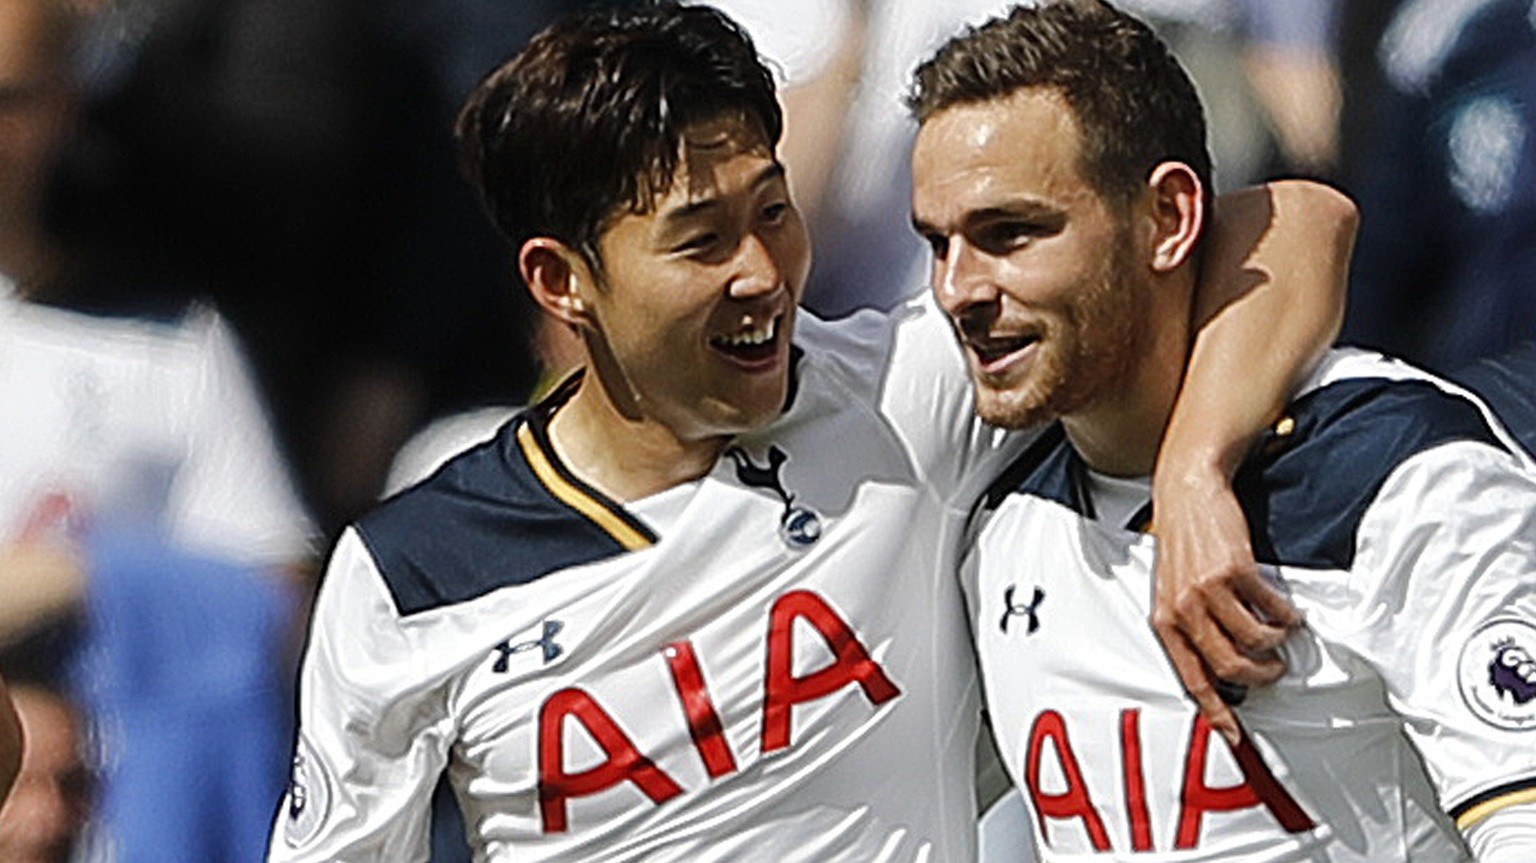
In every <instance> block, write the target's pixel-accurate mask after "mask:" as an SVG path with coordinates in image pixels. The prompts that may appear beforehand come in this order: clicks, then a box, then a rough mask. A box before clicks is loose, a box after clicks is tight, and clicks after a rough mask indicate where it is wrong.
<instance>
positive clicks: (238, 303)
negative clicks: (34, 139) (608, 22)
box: [52, 0, 572, 533]
mask: <svg viewBox="0 0 1536 863" xmlns="http://www.w3.org/2000/svg"><path fill="white" fill-rule="evenodd" d="M137 5H138V7H139V8H140V9H144V8H148V9H149V10H150V11H149V12H145V13H142V14H143V15H146V16H147V17H146V18H143V19H141V20H137V21H133V22H131V23H130V24H129V25H127V26H125V27H123V28H121V29H123V30H124V31H126V32H130V33H132V32H143V33H144V34H145V35H143V36H142V38H141V40H139V41H138V42H136V43H132V44H130V45H129V46H128V48H127V49H126V51H125V54H126V58H119V60H118V61H117V62H115V63H108V64H105V65H104V68H105V69H106V70H107V71H106V72H104V73H103V74H102V75H101V76H100V78H101V82H100V84H99V89H100V90H101V92H100V93H99V94H98V96H97V97H96V98H95V99H93V101H92V103H91V107H90V110H89V111H88V112H87V115H86V122H85V135H84V136H83V143H82V145H81V146H80V147H78V148H77V149H76V150H75V151H74V152H73V153H71V154H70V158H69V159H68V160H67V161H66V162H65V164H64V166H63V170H62V171H61V180H60V183H59V194H58V195H57V197H56V198H55V204H56V205H55V207H54V208H53V211H52V212H53V215H54V221H55V223H56V224H58V225H59V226H60V227H61V228H62V229H63V230H64V232H65V233H66V235H67V236H69V237H71V238H72V240H74V241H76V243H77V244H79V245H80V246H82V247H84V248H85V249H88V250H90V251H91V252H92V254H91V256H90V257H91V260H92V264H93V275H94V278H92V279H90V280H86V281H87V283H86V284H83V285H81V286H79V287H78V288H77V289H76V290H74V291H73V292H72V293H71V295H70V296H69V298H68V301H69V302H71V303H72V304H76V305H81V306H87V307H92V308H97V309H113V310H119V311H121V310H130V311H131V310H136V309H137V310H142V309H144V308H145V307H146V306H151V307H152V306H155V305H166V304H173V303H174V302H176V301H177V300H179V299H181V298H184V297H185V296H186V295H189V294H198V293H206V294H209V295H211V296H213V297H214V298H215V299H216V300H217V302H218V304H219V306H220V307H221V309H223V310H224V312H225V313H226V314H227V315H228V316H229V317H230V318H231V320H232V321H233V322H234V324H235V326H236V328H237V329H238V330H239V332H240V333H241V334H242V336H243V337H244V340H245V342H246V344H247V345H248V347H249V348H250V351H251V355H252V359H253V361H254V364H255V366H256V368H257V370H258V373H259V375H260V377H261V379H262V382H263V383H264V385H265V387H266V390H267V392H268V394H269V396H270V399H269V400H270V401H271V403H272V405H273V408H274V413H275V416H276V419H277V423H278V427H279V430H280V434H281V436H282V438H283V440H284V442H285V444H286V447H287V449H288V451H289V453H290V454H291V456H292V458H293V461H294V463H295V466H296V469H297V470H298V473H299V476H300V482H301V485H302V486H303V489H304V491H305V494H306V497H307V499H308V500H309V502H310V503H311V505H312V508H313V509H314V510H315V512H316V514H317V516H318V518H319V520H320V522H321V527H322V529H323V530H324V531H325V532H327V533H330V532H334V531H335V530H336V529H338V528H339V526H340V525H341V524H342V523H343V522H344V521H345V520H347V519H348V518H351V517H353V516H355V515H357V514H358V513H359V512H360V511H361V510H363V509H364V508H366V507H367V506H369V505H370V504H371V503H372V502H373V501H374V500H375V499H376V496H377V494H378V491H379V489H380V487H381V485H382V481H383V477H384V473H385V470H386V468H387V465H388V462H389V459H390V457H391V456H392V455H393V453H394V451H395V449H396V448H397V447H398V445H399V444H400V443H401V442H402V441H403V440H404V439H405V437H406V436H407V435H408V434H409V432H411V431H412V430H413V428H414V427H415V426H417V425H418V424H419V423H421V422H423V421H424V420H425V419H426V418H428V417H430V416H434V415H437V414H441V413H444V412H447V411H449V410H453V409H457V408H462V407H465V406H468V405H472V404H476V403H482V402H490V401H497V402H508V401H519V400H521V399H522V398H523V397H524V396H525V395H526V393H527V390H528V388H529V386H530V385H531V384H532V383H533V380H534V376H535V373H536V372H535V367H534V364H533V362H532V360H531V357H530V356H529V354H528V352H527V349H526V345H527V344H528V343H529V331H530V330H529V327H530V324H529V318H530V312H529V311H528V305H527V304H526V302H525V301H524V295H523V292H521V291H518V290H514V288H515V285H514V283H513V277H514V273H513V268H512V266H511V264H510V262H509V261H508V260H507V259H506V257H505V255H504V254H503V253H502V251H501V249H500V247H499V246H498V245H497V243H496V241H495V238H494V236H493V234H492V233H491V231H490V230H489V229H488V228H487V227H486V225H485V220H484V219H483V218H481V216H480V215H479V213H478V211H477V206H476V204H475V202H474V200H473V197H472V195H471V194H470V193H469V191H468V188H467V186H466V185H465V184H464V183H463V182H462V181H461V180H460V178H459V177H458V176H457V169H456V166H455V164H454V155H453V150H452V138H451V134H450V120H451V117H452V114H453V110H454V108H455V107H456V106H457V105H458V103H459V101H461V99H462V96H463V93H464V92H467V90H468V88H469V87H470V86H471V85H472V84H473V83H474V81H475V80H476V79H478V77H479V75H480V74H481V73H482V72H484V71H485V70H487V69H489V68H490V67H491V66H493V65H494V64H495V63H496V62H498V61H500V60H501V59H502V58H504V57H506V56H508V55H510V54H511V53H513V52H514V51H515V50H516V49H517V48H519V47H520V46H521V45H522V43H523V42H524V41H525V40H526V38H527V37H528V36H529V35H531V34H532V33H533V32H534V31H535V30H536V29H537V28H538V27H539V26H541V25H542V24H543V23H544V22H545V21H546V20H547V19H548V18H549V17H550V16H551V15H552V14H553V12H554V11H556V7H559V8H569V7H570V6H571V5H572V3H570V2H564V3H561V2H556V0H518V2H489V0H473V2H448V0H428V2H415V3H411V2H405V0H385V2H365V0H328V2H323V3H316V2H312V0H161V2H159V3H158V4H155V3H147V4H137ZM114 75H115V76H116V77H114Z"/></svg>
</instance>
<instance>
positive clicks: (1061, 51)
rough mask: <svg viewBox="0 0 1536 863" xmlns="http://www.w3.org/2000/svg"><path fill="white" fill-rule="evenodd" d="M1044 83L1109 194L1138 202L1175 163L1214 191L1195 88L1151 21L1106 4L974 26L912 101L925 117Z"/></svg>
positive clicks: (1054, 8)
mask: <svg viewBox="0 0 1536 863" xmlns="http://www.w3.org/2000/svg"><path fill="white" fill-rule="evenodd" d="M1034 87H1041V88H1047V89H1051V90H1055V91H1056V92H1057V93H1059V94H1060V95H1061V96H1062V98H1063V99H1065V100H1066V102H1067V104H1068V105H1069V106H1070V107H1071V108H1072V111H1073V113H1074V114H1075V116H1076V118H1077V125H1078V130H1079V132H1080V134H1081V135H1082V152H1083V164H1082V169H1083V172H1084V175H1085V177H1086V179H1087V180H1088V181H1089V182H1090V183H1092V184H1093V186H1094V188H1095V189H1097V190H1098V192H1099V193H1100V194H1102V195H1104V196H1106V197H1108V198H1110V199H1111V200H1113V201H1116V202H1119V203H1121V204H1124V203H1126V202H1129V201H1130V200H1131V199H1132V198H1133V197H1134V196H1135V195H1136V194H1137V193H1138V192H1139V190H1140V189H1142V188H1143V187H1144V184H1145V182H1146V180H1147V178H1148V177H1149V176H1151V173H1152V170H1153V169H1154V168H1156V167H1157V165H1158V164H1159V163H1160V162H1165V161H1177V162H1183V163H1185V164H1187V165H1189V166H1190V167H1191V168H1193V169H1194V171H1195V173H1196V174H1197V175H1198V176H1199V177H1200V180H1201V182H1202V183H1204V185H1205V188H1206V190H1207V195H1209V194H1210V188H1211V157H1210V153H1209V152H1208V151H1207V150H1206V144H1205V115H1204V112H1203V111H1202V109H1201V107H1200V98H1199V96H1198V95H1197V94H1196V93H1195V87H1194V84H1192V83H1191V82H1190V80H1189V76H1188V75H1187V74H1186V73H1185V72H1184V69H1183V67H1181V66H1180V65H1179V63H1178V61H1177V60H1175V59H1174V58H1173V55H1172V54H1170V53H1169V52H1168V48H1167V46H1166V45H1164V44H1163V42H1162V41H1161V40H1160V39H1158V37H1157V36H1156V35H1155V34H1154V33H1153V32H1152V30H1151V29H1150V28H1149V27H1147V25H1146V24H1144V23H1142V22H1141V21H1139V20H1137V19H1136V18H1133V17H1131V16H1129V15H1127V14H1125V13H1124V12H1121V11H1119V10H1118V9H1116V8H1114V7H1113V6H1111V5H1109V4H1108V3H1105V2H1102V0H1058V2H1052V3H1049V4H1046V5H1043V6H1038V7H1025V6H1019V7H1015V8H1014V9H1013V11H1012V12H1010V13H1009V14H1008V15H1007V16H1006V17H1003V18H995V19H993V20H991V21H988V22H986V23H985V24H982V25H980V26H977V27H972V28H969V29H967V30H966V31H965V32H964V33H962V34H961V35H959V36H956V37H954V38H953V39H951V40H949V42H947V43H945V45H944V46H943V47H941V48H940V49H939V50H938V52H937V53H936V54H934V55H933V57H931V58H930V59H928V60H927V61H926V62H924V63H923V64H922V65H921V66H919V67H918V68H917V71H916V72H915V73H914V75H913V82H912V88H911V90H910V92H909V93H908V95H907V99H906V102H907V107H908V108H909V109H910V110H911V111H912V113H913V115H914V116H915V117H916V118H917V120H918V122H919V123H921V122H924V121H926V120H927V119H928V118H929V117H931V116H933V115H934V114H936V113H938V112H940V111H942V110H944V109H945V108H949V107H953V106H956V105H968V104H975V103H980V102H988V101H991V100H993V99H1001V98H1004V97H1007V96H1009V95H1011V94H1013V93H1015V92H1017V91H1019V90H1023V89H1026V88H1034Z"/></svg>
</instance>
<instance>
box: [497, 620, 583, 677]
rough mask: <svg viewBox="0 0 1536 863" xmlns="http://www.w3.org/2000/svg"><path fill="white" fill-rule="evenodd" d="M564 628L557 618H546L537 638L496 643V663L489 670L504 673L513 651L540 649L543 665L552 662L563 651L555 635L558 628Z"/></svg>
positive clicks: (557, 632) (557, 633)
mask: <svg viewBox="0 0 1536 863" xmlns="http://www.w3.org/2000/svg"><path fill="white" fill-rule="evenodd" d="M564 628H565V624H563V623H561V622H560V621H558V620H546V621H544V633H543V635H540V636H539V637H538V638H535V639H531V640H529V641H522V642H518V643H517V644H513V643H512V639H510V638H509V639H507V640H506V641H503V642H501V643H500V644H498V645H496V653H497V654H498V655H497V657H496V664H495V665H493V666H491V670H492V671H494V672H496V673H497V674H506V673H507V668H508V666H509V665H510V664H511V662H512V655H513V654H514V653H526V652H527V651H530V650H538V651H540V652H541V653H542V654H543V655H544V664H545V665H548V664H549V663H551V662H554V661H555V660H556V659H558V658H559V657H560V654H562V653H564V652H565V648H563V647H561V646H560V645H559V644H557V643H556V642H555V636H557V635H559V634H560V630H562V629H564Z"/></svg>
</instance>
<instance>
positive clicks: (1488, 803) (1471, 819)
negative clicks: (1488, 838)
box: [1449, 777, 1536, 830]
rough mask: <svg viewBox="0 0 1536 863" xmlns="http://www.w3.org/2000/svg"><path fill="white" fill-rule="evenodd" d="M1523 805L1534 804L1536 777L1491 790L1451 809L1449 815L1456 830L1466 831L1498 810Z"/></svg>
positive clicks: (1535, 798)
mask: <svg viewBox="0 0 1536 863" xmlns="http://www.w3.org/2000/svg"><path fill="white" fill-rule="evenodd" d="M1523 803H1536V777H1530V778H1526V779H1520V780H1517V781H1515V782H1509V783H1506V784H1504V785H1500V786H1499V787H1497V788H1491V789H1489V790H1487V791H1484V792H1483V793H1482V794H1479V795H1477V796H1476V797H1473V798H1472V799H1470V800H1468V801H1467V802H1465V803H1462V804H1461V805H1459V806H1453V807H1451V810H1450V813H1449V814H1450V816H1451V817H1452V818H1455V819H1456V826H1457V828H1459V829H1461V830H1466V829H1468V828H1470V827H1472V825H1474V824H1476V823H1478V822H1479V821H1482V820H1483V819H1484V818H1487V817H1488V816H1489V815H1492V814H1493V813H1495V812H1498V811H1499V810H1500V809H1507V808H1509V807H1511V806H1519V805H1521V804H1523Z"/></svg>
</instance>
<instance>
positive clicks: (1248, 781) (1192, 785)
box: [1175, 716, 1316, 849]
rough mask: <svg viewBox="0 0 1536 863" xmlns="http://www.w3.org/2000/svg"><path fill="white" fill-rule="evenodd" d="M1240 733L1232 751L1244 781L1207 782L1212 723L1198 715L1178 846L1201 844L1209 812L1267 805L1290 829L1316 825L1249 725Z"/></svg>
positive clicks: (1187, 762)
mask: <svg viewBox="0 0 1536 863" xmlns="http://www.w3.org/2000/svg"><path fill="white" fill-rule="evenodd" d="M1238 733H1239V734H1241V735H1242V737H1241V738H1240V740H1239V741H1238V744H1237V746H1236V748H1234V749H1233V750H1232V755H1233V757H1234V758H1236V760H1237V766H1238V769H1239V770H1241V771H1242V772H1243V781H1242V784H1240V785H1234V786H1231V787H1229V788H1212V787H1210V786H1209V785H1206V784H1205V758H1206V754H1207V753H1208V752H1209V751H1210V738H1211V725H1210V723H1208V722H1206V721H1205V717H1204V716H1200V717H1196V719H1195V727H1194V732H1193V733H1192V734H1191V736H1190V741H1189V755H1188V757H1187V759H1186V760H1185V765H1184V794H1183V797H1182V800H1183V809H1182V811H1181V812H1180V813H1179V838H1178V843H1177V845H1176V846H1175V847H1177V848H1181V849H1182V848H1194V847H1195V846H1197V845H1198V844H1199V842H1200V822H1201V820H1202V819H1203V818H1204V817H1205V813H1207V812H1230V811H1232V810H1234V809H1246V808H1248V807H1250V806H1263V807H1264V808H1265V809H1267V810H1269V814H1270V815H1273V816H1274V818H1275V820H1276V821H1278V822H1280V826H1281V827H1284V828H1285V831H1286V832H1287V833H1302V832H1305V831H1307V830H1311V829H1312V828H1313V827H1314V826H1316V825H1315V824H1314V823H1313V821H1312V819H1311V817H1309V816H1308V815H1307V813H1306V812H1305V811H1304V810H1303V809H1302V808H1301V804H1299V803H1297V802H1296V798H1294V797H1292V796H1291V794H1290V792H1289V791H1286V790H1285V786H1283V785H1281V784H1280V780H1278V779H1276V778H1275V774H1273V773H1271V772H1270V769H1269V765H1268V764H1265V763H1264V759H1263V757H1262V756H1260V755H1259V750H1258V749H1256V748H1254V745H1253V740H1252V739H1251V738H1250V737H1249V736H1248V731H1247V729H1245V728H1243V727H1242V726H1241V725H1239V726H1238Z"/></svg>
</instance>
